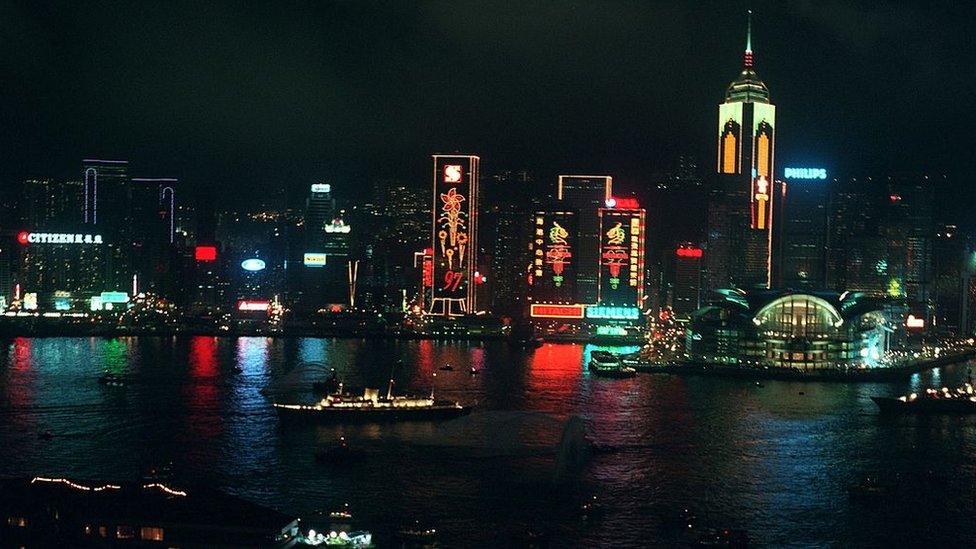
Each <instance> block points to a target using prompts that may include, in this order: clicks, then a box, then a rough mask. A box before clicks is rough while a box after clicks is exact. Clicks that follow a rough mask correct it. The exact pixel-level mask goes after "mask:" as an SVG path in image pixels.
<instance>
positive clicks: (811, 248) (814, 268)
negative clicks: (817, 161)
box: [780, 179, 829, 290]
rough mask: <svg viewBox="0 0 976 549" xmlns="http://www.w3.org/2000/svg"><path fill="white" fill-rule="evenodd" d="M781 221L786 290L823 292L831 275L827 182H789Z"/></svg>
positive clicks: (782, 267) (789, 180)
mask: <svg viewBox="0 0 976 549" xmlns="http://www.w3.org/2000/svg"><path fill="white" fill-rule="evenodd" d="M787 184H788V186H787V188H786V196H785V197H784V198H785V200H784V201H783V204H784V208H783V212H784V215H783V217H782V219H781V220H780V221H781V222H782V228H783V242H782V255H781V256H780V259H781V268H780V276H781V280H782V286H783V287H784V288H792V289H796V290H822V289H824V288H825V287H826V286H825V285H826V281H827V279H826V273H827V263H826V262H827V197H828V191H829V188H828V185H829V183H827V181H822V180H805V179H788V181H787Z"/></svg>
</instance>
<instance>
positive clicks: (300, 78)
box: [0, 0, 976, 197]
mask: <svg viewBox="0 0 976 549" xmlns="http://www.w3.org/2000/svg"><path fill="white" fill-rule="evenodd" d="M749 6H751V7H752V8H753V9H754V10H755V12H756V14H755V22H754V25H755V31H754V38H753V49H754V51H755V55H756V67H757V71H758V72H759V75H760V76H761V77H762V78H763V79H764V80H765V81H766V83H767V84H768V86H769V88H770V90H771V94H772V98H773V102H774V103H775V104H776V105H777V108H778V115H777V118H778V121H777V122H778V128H777V132H778V136H777V139H778V142H777V164H778V165H779V166H780V167H782V166H784V165H811V166H827V167H829V168H831V169H832V171H834V172H853V171H856V172H873V173H883V172H887V171H893V170H898V171H902V170H911V171H933V172H935V171H948V172H950V173H954V174H960V175H961V174H967V173H968V172H970V171H972V170H974V169H976V155H974V154H973V149H974V139H973V135H974V129H976V114H974V113H976V109H974V101H976V89H974V88H976V46H974V43H976V42H974V40H973V39H972V33H971V26H972V23H973V21H974V20H976V9H974V8H973V6H972V3H968V2H946V3H942V4H940V5H938V6H930V5H929V3H916V4H912V3H898V4H897V5H894V4H892V3H888V2H876V1H866V2H836V1H829V0H828V1H802V0H794V1H782V2H748V3H747V2H714V3H711V2H698V1H694V2H687V3H677V2H661V3H655V2H649V1H647V0H635V1H630V2H616V1H608V0H592V1H580V0H576V1H568V0H549V1H541V0H540V1H529V0H522V1H512V2H500V1H494V0H448V1H443V2H417V3H413V2H408V1H405V0H400V1H391V2H385V3H384V2H368V1H365V0H351V1H344V2H325V1H322V2H308V3H290V2H284V1H275V2H267V3H260V2H216V1H214V2H210V1H194V2H186V3H182V2H177V1H171V0H167V1H157V2H118V3H115V2H112V3H108V2H78V1H71V2H60V3H44V2H37V1H31V2H20V3H12V4H11V3H5V4H4V5H3V6H2V8H0V36H2V37H3V40H2V42H3V43H2V46H3V47H2V50H0V51H2V53H0V60H2V61H0V68H2V76H0V78H2V84H0V93H2V97H0V112H2V114H3V120H2V131H0V135H2V141H0V155H2V165H0V177H2V178H3V181H14V180H17V179H18V178H21V177H23V176H25V175H53V176H62V177H63V176H74V175H75V174H76V173H80V160H81V158H83V157H91V156H95V157H110V158H127V159H130V160H131V161H132V162H133V164H134V167H133V172H134V174H135V175H144V176H170V175H173V176H178V177H180V178H181V179H183V180H184V181H187V182H192V183H193V184H194V185H199V186H208V187H212V188H216V189H218V190H221V191H232V190H237V189H242V192H240V193H236V194H237V196H245V197H246V196H250V193H255V192H257V191H258V190H259V189H266V188H267V187H268V186H281V185H285V186H289V185H302V186H304V185H305V184H307V183H309V182H311V181H315V180H322V179H325V180H332V181H333V182H334V183H335V184H336V185H337V186H338V187H354V186H356V185H360V184H362V183H363V182H365V181H368V180H369V179H370V178H372V177H378V176H379V177H384V176H385V177H395V178H400V179H403V180H415V181H418V182H420V181H423V182H426V181H427V177H428V176H427V170H428V169H429V166H428V157H429V154H430V153H432V152H444V151H452V150H460V151H470V152H474V153H478V154H480V155H482V158H483V162H484V164H485V167H486V168H487V169H489V170H490V169H496V168H520V167H525V168H529V169H532V170H537V171H539V172H540V173H548V172H555V171H571V170H572V171H585V172H610V173H613V174H615V175H616V176H617V180H618V181H621V182H625V183H626V184H629V185H640V184H642V183H643V182H644V181H645V180H646V179H647V174H648V173H650V172H653V171H662V170H665V169H667V168H669V167H670V164H671V162H672V161H673V159H674V157H675V156H676V155H677V154H679V153H690V154H695V155H697V156H698V157H699V159H700V162H701V164H703V165H704V166H706V167H707V168H711V167H712V163H713V162H714V150H713V148H714V135H715V131H716V130H715V125H716V116H717V114H716V105H717V103H718V102H719V101H721V99H722V95H723V93H724V90H725V87H726V86H727V85H728V83H729V81H730V80H732V79H733V78H734V77H735V76H736V74H737V72H738V69H739V67H740V65H741V57H742V50H743V46H744V33H745V10H746V8H747V7H749Z"/></svg>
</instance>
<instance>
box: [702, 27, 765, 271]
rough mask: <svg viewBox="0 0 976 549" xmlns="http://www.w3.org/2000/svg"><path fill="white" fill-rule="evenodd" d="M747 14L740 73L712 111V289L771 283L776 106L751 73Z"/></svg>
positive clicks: (750, 29)
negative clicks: (714, 153) (714, 170)
mask: <svg viewBox="0 0 976 549" xmlns="http://www.w3.org/2000/svg"><path fill="white" fill-rule="evenodd" d="M749 13H750V15H749V26H748V30H747V31H746V50H745V55H744V57H743V63H742V65H743V66H742V72H741V73H740V74H739V77H738V78H736V79H735V80H733V81H732V83H731V84H729V87H728V90H727V91H726V93H725V101H724V102H723V103H722V104H720V105H719V108H718V141H717V152H718V155H717V172H718V176H717V185H716V187H715V189H714V190H713V192H712V193H711V196H710V200H709V202H710V204H709V227H708V249H709V250H708V255H707V259H708V269H709V280H710V285H711V286H712V287H713V288H714V287H723V286H729V285H731V286H739V287H756V286H762V287H769V286H770V285H771V284H772V239H773V207H772V202H773V199H774V196H775V193H774V192H773V188H774V184H773V174H774V169H773V166H774V164H773V157H774V141H775V126H776V107H775V106H773V104H772V103H770V100H769V89H768V88H767V87H766V84H764V83H763V81H762V80H760V79H759V76H758V75H757V74H756V71H755V69H754V68H753V56H752V12H749Z"/></svg>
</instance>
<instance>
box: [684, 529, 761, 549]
mask: <svg viewBox="0 0 976 549" xmlns="http://www.w3.org/2000/svg"><path fill="white" fill-rule="evenodd" d="M696 545H697V546H699V547H742V548H745V547H749V534H748V532H746V531H745V530H736V529H733V528H709V529H708V530H706V531H705V532H702V533H701V534H700V535H699V536H698V542H697V544H696Z"/></svg>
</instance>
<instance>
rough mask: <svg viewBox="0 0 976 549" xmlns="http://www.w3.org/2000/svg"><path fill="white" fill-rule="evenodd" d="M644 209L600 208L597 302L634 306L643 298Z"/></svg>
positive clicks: (638, 304)
mask: <svg viewBox="0 0 976 549" xmlns="http://www.w3.org/2000/svg"><path fill="white" fill-rule="evenodd" d="M644 218H645V214H644V210H642V209H632V210H620V209H609V208H601V209H600V303H601V304H605V305H617V306H626V305H636V306H640V305H641V303H640V301H641V300H642V299H643V295H644V288H643V286H644V253H645V250H644Z"/></svg>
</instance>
